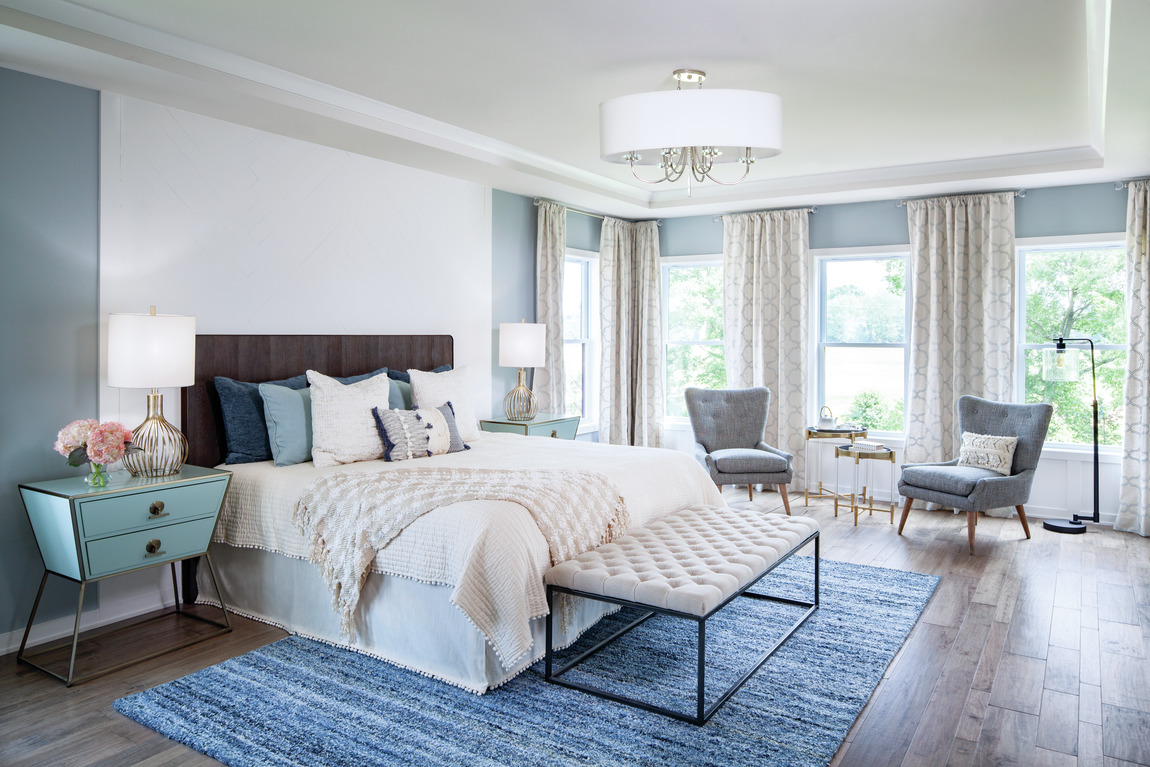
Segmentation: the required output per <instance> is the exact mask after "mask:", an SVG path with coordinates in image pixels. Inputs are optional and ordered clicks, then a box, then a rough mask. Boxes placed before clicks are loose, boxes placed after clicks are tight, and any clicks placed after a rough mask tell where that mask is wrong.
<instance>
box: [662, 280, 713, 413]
mask: <svg viewBox="0 0 1150 767" xmlns="http://www.w3.org/2000/svg"><path fill="white" fill-rule="evenodd" d="M663 306H664V310H665V312H666V329H667V332H666V334H665V338H666V339H667V342H666V343H667V348H666V375H667V379H666V382H667V390H666V403H667V404H666V411H665V412H666V414H667V415H668V416H678V417H682V418H686V417H687V404H686V400H685V398H684V396H683V392H684V390H686V389H687V387H689V386H697V387H699V388H702V389H725V388H726V386H727V363H726V355H725V353H724V351H723V267H722V265H721V264H719V263H717V262H707V263H696V264H672V265H665V266H664V267H663Z"/></svg>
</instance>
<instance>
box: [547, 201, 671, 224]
mask: <svg viewBox="0 0 1150 767" xmlns="http://www.w3.org/2000/svg"><path fill="white" fill-rule="evenodd" d="M542 202H543V200H541V199H540V198H538V197H536V198H535V199H534V200H532V201H531V204H532V205H534V206H535V207H536V208H538V207H539V205H540V203H542ZM556 205H563V203H561V202H560V203H556ZM563 208H564V209H565V210H566V211H567V212H568V213H578V214H579V215H580V216H587V217H588V218H597V219H599V220H600V221H602V220H603V219H604V218H606V216H604V215H603V214H602V213H592V212H591V211H589V210H579V209H578V208H572V207H570V206H567V205H563ZM621 220H622V221H628V220H630V219H621ZM647 220H648V221H649V220H650V219H647ZM631 223H635V222H634V221H633V220H632V221H631ZM662 225H663V219H661V218H657V219H655V226H662Z"/></svg>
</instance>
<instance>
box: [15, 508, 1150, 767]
mask: <svg viewBox="0 0 1150 767" xmlns="http://www.w3.org/2000/svg"><path fill="white" fill-rule="evenodd" d="M724 495H725V497H726V498H727V500H728V502H730V503H731V504H732V505H738V506H744V505H746V489H745V488H742V487H740V488H726V490H725V493H724ZM754 505H755V506H756V507H757V508H763V509H770V510H775V509H780V510H781V507H782V503H781V499H780V497H779V496H778V495H777V494H776V493H756V494H755V502H754ZM791 509H792V511H793V512H794V513H796V514H801V513H804V512H805V513H808V514H810V515H811V516H813V517H815V518H816V519H818V520H819V522H820V523H821V524H822V526H823V538H822V551H823V556H824V557H825V558H827V559H837V560H841V561H847V562H857V563H860V564H868V565H877V566H880V567H892V568H898V569H905V570H914V571H917V572H922V573H933V574H936V575H939V576H941V577H942V581H941V583H940V584H939V587H938V590H937V591H936V593H935V595H934V598H933V599H932V600H931V603H930V604H929V605H928V606H927V609H926V610H925V611H924V613H923V615H922V617H921V619H920V620H919V623H918V624H917V625H916V627H915V629H914V631H913V632H912V633H911V635H910V637H909V638H908V639H907V642H906V644H905V645H904V646H903V648H902V650H901V651H900V652H899V654H898V656H897V657H896V658H895V660H894V662H893V663H892V664H891V666H890V668H889V669H888V670H887V674H886V676H885V678H884V679H883V681H882V682H881V684H880V685H879V687H878V689H876V690H875V692H874V695H873V696H872V697H871V700H870V702H869V703H868V704H867V706H866V708H865V709H863V712H862V714H861V715H860V716H859V719H858V721H857V722H856V723H855V726H854V727H853V728H852V730H851V732H850V733H849V734H848V736H847V739H846V740H845V741H844V743H843V746H842V748H840V749H839V752H838V753H837V754H836V755H835V758H834V760H833V761H832V765H836V766H841V767H853V766H854V765H864V766H865V767H877V766H879V765H905V766H908V767H909V766H910V765H939V766H940V767H941V766H943V765H946V766H948V767H949V766H951V765H953V766H954V767H967V766H969V765H1035V766H1036V767H1037V766H1045V765H1051V766H1052V767H1062V766H1063V765H1080V766H1081V767H1088V766H1094V765H1097V766H1098V767H1126V766H1127V765H1138V764H1140V765H1150V540H1148V539H1144V538H1140V537H1138V536H1135V535H1130V534H1123V533H1115V532H1113V531H1112V530H1109V529H1103V528H1097V529H1091V530H1090V531H1089V532H1088V533H1087V534H1086V535H1077V536H1075V535H1072V536H1063V535H1057V534H1055V533H1050V532H1047V531H1046V530H1043V529H1042V525H1041V524H1040V523H1038V521H1037V520H1035V524H1032V525H1031V532H1032V534H1033V536H1034V537H1033V539H1032V540H1030V541H1027V540H1026V539H1025V538H1024V537H1023V533H1022V527H1021V525H1020V524H1019V523H1018V520H1017V519H1011V520H1003V519H994V518H989V517H980V518H979V523H978V530H977V536H976V539H975V555H974V556H971V555H970V554H969V553H968V551H967V540H966V521H965V518H964V516H955V515H952V514H950V513H948V512H921V511H912V512H911V516H910V519H909V520H908V521H907V525H906V529H905V531H904V534H903V535H902V536H901V537H900V536H898V535H896V533H895V526H894V525H892V524H891V523H890V521H889V520H890V517H889V515H887V514H878V513H875V514H874V515H873V516H867V517H861V518H860V520H859V525H858V527H855V526H854V525H853V524H852V520H851V517H850V515H849V514H843V513H840V515H839V516H838V518H835V517H834V516H833V510H832V508H831V506H830V504H829V503H828V502H826V501H812V503H811V506H810V507H809V508H804V506H803V501H802V497H801V495H800V496H796V495H794V494H792V496H791ZM233 625H234V626H235V631H233V632H232V633H231V634H227V635H225V636H222V637H217V638H214V639H210V640H208V641H206V642H203V643H201V644H198V645H194V646H192V647H189V648H185V649H183V650H180V651H178V652H175V653H172V654H169V655H165V656H161V657H159V658H156V659H153V660H151V661H147V662H145V663H143V664H140V665H137V666H133V667H130V668H128V669H124V670H122V671H119V672H116V673H114V674H111V675H109V676H105V677H101V678H99V679H96V680H93V681H91V682H88V683H86V684H82V685H79V686H77V687H73V688H70V689H67V688H65V687H64V686H63V685H62V684H61V683H59V682H57V681H56V680H54V679H50V678H49V677H47V676H45V675H44V674H41V673H40V672H38V671H35V670H33V669H30V668H28V667H26V666H18V665H17V664H16V662H15V657H14V656H13V655H8V656H5V657H4V658H0V691H2V692H0V765H11V766H12V767H16V766H24V765H147V766H148V767H163V766H165V765H207V764H215V762H214V761H213V760H211V759H209V758H208V757H206V756H203V755H201V754H198V753H196V752H194V751H192V750H190V749H188V748H185V747H184V746H181V745H179V744H177V743H173V742H172V741H169V740H167V739H165V738H164V737H163V736H161V735H158V734H157V733H155V732H153V731H152V730H149V729H147V728H146V727H143V726H141V725H138V724H136V723H135V722H133V721H131V720H129V719H127V718H125V717H123V716H120V715H119V714H118V713H116V711H115V710H114V709H113V708H112V701H113V700H115V699H116V698H118V697H121V696H123V695H127V694H130V693H132V692H136V691H139V690H143V689H146V688H148V687H152V686H154V685H157V684H161V683H163V682H165V681H168V680H171V679H175V678H177V677H180V676H184V675H186V674H189V673H191V672H193V671H196V670H198V669H201V668H204V667H206V666H209V665H212V664H214V663H218V662H219V661H221V660H224V659H226V658H230V657H233V656H235V655H238V654H240V653H243V652H245V651H247V650H251V649H254V648H256V647H260V646H262V645H264V644H267V643H269V642H272V641H275V640H276V639H278V638H280V637H281V636H283V632H282V631H279V630H278V629H274V628H271V627H268V626H264V625H262V624H259V623H254V622H252V621H247V620H244V619H243V618H233ZM164 630H165V629H164V628H163V626H162V625H161V626H157V627H155V628H153V629H150V630H149V632H152V633H151V635H149V634H148V633H145V634H144V635H143V636H141V637H139V638H137V639H136V640H135V643H139V642H147V641H149V640H150V639H153V638H155V633H157V632H162V631H164ZM133 644H134V643H131V642H124V641H114V642H110V643H108V645H109V646H105V647H101V648H99V650H100V652H101V653H103V654H102V655H101V662H104V661H105V660H112V659H113V657H114V656H115V655H116V654H117V653H122V652H128V653H131V652H134V651H135V649H134V646H133ZM136 646H138V644H136Z"/></svg>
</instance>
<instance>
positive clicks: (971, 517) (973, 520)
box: [966, 511, 978, 554]
mask: <svg viewBox="0 0 1150 767" xmlns="http://www.w3.org/2000/svg"><path fill="white" fill-rule="evenodd" d="M977 524H978V512H977V511H968V512H966V537H967V538H968V539H970V553H971V554H973V553H974V527H975V525H977Z"/></svg>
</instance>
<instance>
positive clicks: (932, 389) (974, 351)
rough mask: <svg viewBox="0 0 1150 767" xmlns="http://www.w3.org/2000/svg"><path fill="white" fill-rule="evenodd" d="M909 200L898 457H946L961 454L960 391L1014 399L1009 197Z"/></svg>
mask: <svg viewBox="0 0 1150 767" xmlns="http://www.w3.org/2000/svg"><path fill="white" fill-rule="evenodd" d="M906 207H907V222H908V224H909V226H910V288H911V291H912V293H911V296H912V303H911V327H910V389H909V391H908V400H909V401H908V402H907V425H906V455H905V457H904V460H905V461H906V462H907V463H922V462H924V461H946V460H950V459H951V458H954V457H955V456H957V455H958V443H959V439H960V438H961V436H962V435H961V434H958V433H957V426H958V420H957V418H958V416H957V414H956V412H955V406H956V405H957V403H958V398H959V397H961V396H962V395H963V394H974V395H976V396H979V397H985V398H986V399H992V400H997V401H999V402H1010V401H1013V399H1014V308H1015V307H1014V280H1015V271H1014V194H1013V193H1012V192H1000V193H995V194H972V195H961V196H957V197H936V198H932V199H927V200H910V201H908V202H907V204H906ZM1010 513H1013V510H1011V511H1010Z"/></svg>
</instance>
